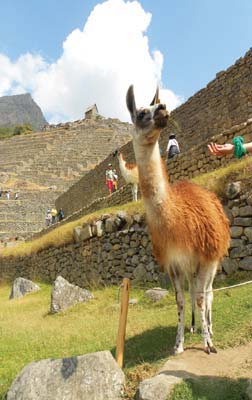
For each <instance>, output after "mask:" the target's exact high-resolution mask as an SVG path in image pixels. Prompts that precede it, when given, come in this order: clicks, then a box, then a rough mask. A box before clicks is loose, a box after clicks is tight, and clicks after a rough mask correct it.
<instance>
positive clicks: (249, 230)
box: [244, 226, 252, 242]
mask: <svg viewBox="0 0 252 400" xmlns="http://www.w3.org/2000/svg"><path fill="white" fill-rule="evenodd" d="M244 234H245V235H246V237H247V238H248V240H249V241H250V242H252V227H251V226H250V227H249V228H245V229H244Z"/></svg>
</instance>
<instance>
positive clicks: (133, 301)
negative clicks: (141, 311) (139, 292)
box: [129, 299, 138, 306]
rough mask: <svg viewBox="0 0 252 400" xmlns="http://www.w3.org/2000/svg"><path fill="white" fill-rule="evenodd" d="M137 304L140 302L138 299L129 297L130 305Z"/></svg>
mask: <svg viewBox="0 0 252 400" xmlns="http://www.w3.org/2000/svg"><path fill="white" fill-rule="evenodd" d="M135 304H138V300H137V299H129V305H131V306H134V305H135Z"/></svg>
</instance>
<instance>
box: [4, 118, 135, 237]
mask: <svg viewBox="0 0 252 400" xmlns="http://www.w3.org/2000/svg"><path fill="white" fill-rule="evenodd" d="M131 129H132V126H131V125H130V124H128V123H123V122H120V121H119V120H115V119H98V120H80V121H76V122H73V123H71V124H70V126H69V124H67V125H65V128H64V125H63V127H62V126H61V127H60V128H51V129H50V130H48V131H45V132H37V133H33V134H30V135H26V136H15V137H12V138H10V139H5V140H2V141H0V153H1V160H0V187H1V189H2V190H4V191H5V190H8V189H10V190H11V200H7V199H6V196H5V195H3V196H2V198H0V239H1V240H3V239H6V238H7V237H12V236H15V237H16V236H22V237H24V238H25V237H27V236H30V235H31V234H32V233H34V232H38V231H39V230H41V229H42V228H44V226H45V214H46V210H47V208H48V207H52V206H53V205H54V201H55V199H56V198H57V197H58V196H59V195H60V194H61V193H62V192H64V191H66V190H67V189H68V188H69V187H70V186H71V185H72V184H73V183H75V182H76V181H78V180H79V179H80V178H81V177H82V176H83V175H85V174H86V173H87V172H89V171H90V170H91V169H92V168H94V167H95V166H96V165H97V164H98V163H100V162H101V161H102V160H104V159H105V158H106V157H107V156H108V155H109V154H110V153H112V152H113V151H114V149H115V148H117V147H121V146H122V145H124V144H125V143H127V142H128V141H129V140H130V139H131V135H130V131H131ZM102 184H104V182H102ZM17 190H19V191H20V197H19V200H14V193H15V192H16V191H17Z"/></svg>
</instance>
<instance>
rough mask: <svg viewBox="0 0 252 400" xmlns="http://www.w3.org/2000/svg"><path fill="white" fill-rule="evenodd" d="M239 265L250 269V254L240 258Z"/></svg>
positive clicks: (251, 263)
mask: <svg viewBox="0 0 252 400" xmlns="http://www.w3.org/2000/svg"><path fill="white" fill-rule="evenodd" d="M239 267H240V268H241V269H243V270H245V271H252V256H248V257H244V258H243V259H242V260H240V262H239Z"/></svg>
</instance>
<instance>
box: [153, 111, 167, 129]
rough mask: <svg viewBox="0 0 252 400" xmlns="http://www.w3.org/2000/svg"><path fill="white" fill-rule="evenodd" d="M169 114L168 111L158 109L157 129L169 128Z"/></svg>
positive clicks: (155, 119) (156, 114) (156, 116)
mask: <svg viewBox="0 0 252 400" xmlns="http://www.w3.org/2000/svg"><path fill="white" fill-rule="evenodd" d="M168 118H169V113H168V111H167V110H166V109H163V108H162V109H157V111H156V112H155V115H154V121H155V126H156V127H157V128H165V127H166V126H167V122H168Z"/></svg>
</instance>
